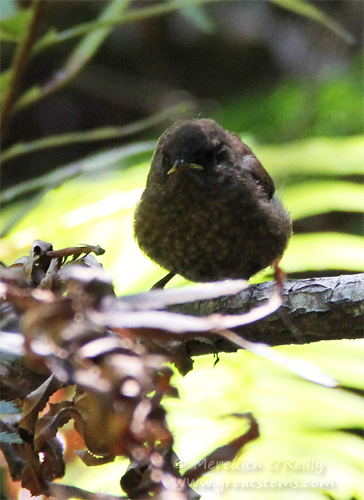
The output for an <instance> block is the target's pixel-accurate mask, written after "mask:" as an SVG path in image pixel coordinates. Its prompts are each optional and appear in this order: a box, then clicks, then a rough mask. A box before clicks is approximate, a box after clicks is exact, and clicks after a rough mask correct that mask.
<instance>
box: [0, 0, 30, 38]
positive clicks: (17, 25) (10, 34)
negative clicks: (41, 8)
mask: <svg viewBox="0 0 364 500" xmlns="http://www.w3.org/2000/svg"><path fill="white" fill-rule="evenodd" d="M5 3H7V2H5ZM1 9H3V6H2V7H1ZM31 16H32V9H25V10H19V11H18V12H17V13H16V14H15V15H14V16H12V17H9V18H7V19H1V21H0V40H3V41H5V42H19V41H20V40H21V39H22V37H23V35H24V32H25V31H26V30H27V26H28V23H29V21H30V18H31Z"/></svg>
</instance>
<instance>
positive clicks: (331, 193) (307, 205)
mask: <svg viewBox="0 0 364 500" xmlns="http://www.w3.org/2000/svg"><path fill="white" fill-rule="evenodd" d="M282 195H283V200H284V204H285V205H286V206H287V208H288V210H289V211H290V212H291V214H292V218H293V219H294V220H298V219H302V218H303V217H309V216H311V215H316V214H322V213H326V212H334V211H335V212H340V211H341V212H364V188H363V186H362V185H361V184H356V183H354V182H345V181H327V182H324V181H319V182H306V183H303V184H293V185H291V186H288V187H286V188H285V189H284V190H283V193H282Z"/></svg>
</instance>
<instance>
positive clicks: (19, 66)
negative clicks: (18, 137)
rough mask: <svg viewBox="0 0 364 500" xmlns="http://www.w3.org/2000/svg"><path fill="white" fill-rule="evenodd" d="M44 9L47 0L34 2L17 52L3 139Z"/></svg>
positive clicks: (0, 123)
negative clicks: (31, 13)
mask: <svg viewBox="0 0 364 500" xmlns="http://www.w3.org/2000/svg"><path fill="white" fill-rule="evenodd" d="M44 8H45V0H35V1H34V7H33V15H32V17H31V19H30V22H29V25H28V30H27V32H26V33H25V35H24V37H23V39H22V40H21V42H20V43H19V45H18V47H17V49H16V51H15V55H14V59H13V62H12V66H11V71H12V75H11V79H10V82H9V87H8V91H7V94H6V96H5V100H4V106H3V109H2V113H1V120H0V127H1V133H2V138H3V139H4V137H5V136H6V133H7V129H8V125H9V120H10V118H11V115H12V112H13V109H14V108H13V104H14V102H15V100H16V98H17V96H18V94H19V91H20V87H21V81H22V78H23V76H24V73H25V70H26V69H27V66H28V64H29V61H30V58H31V52H32V47H33V44H34V42H35V40H36V35H37V31H38V28H39V25H40V22H41V19H42V16H43V12H44Z"/></svg>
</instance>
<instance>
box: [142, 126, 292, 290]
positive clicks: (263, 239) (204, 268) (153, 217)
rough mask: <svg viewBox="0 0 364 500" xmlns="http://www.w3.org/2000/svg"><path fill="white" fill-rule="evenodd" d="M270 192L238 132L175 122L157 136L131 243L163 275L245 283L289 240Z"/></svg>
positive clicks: (288, 226) (285, 220)
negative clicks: (241, 280)
mask: <svg viewBox="0 0 364 500" xmlns="http://www.w3.org/2000/svg"><path fill="white" fill-rule="evenodd" d="M274 191H275V188H274V183H273V181H272V179H271V177H270V176H269V174H268V173H267V172H266V170H265V169H264V168H263V166H262V164H261V163H260V162H259V160H258V159H257V158H256V156H255V155H254V154H253V152H252V150H251V149H250V148H249V147H248V146H247V145H246V144H244V143H243V142H242V141H241V140H240V138H239V137H238V136H237V135H235V134H233V133H231V132H228V131H227V130H224V129H223V128H222V127H220V126H219V125H218V124H217V123H216V122H215V121H213V120H210V119H203V120H192V121H181V122H178V123H176V124H174V125H173V126H172V127H170V128H169V129H168V130H166V132H165V133H164V134H163V135H162V136H161V138H160V139H159V142H158V145H157V148H156V150H155V153H154V156H153V160H152V165H151V168H150V172H149V175H148V180H147V185H146V188H145V190H144V192H143V195H142V198H141V201H140V203H139V205H138V206H137V209H136V211H135V221H134V233H135V238H136V240H137V241H138V244H139V246H140V248H141V249H142V250H143V252H145V253H146V254H147V255H148V256H149V257H150V258H151V259H152V260H153V261H155V262H156V263H157V264H159V265H160V266H162V267H164V268H165V269H167V270H168V271H169V272H170V277H171V276H172V275H174V274H180V275H182V276H184V277H185V278H187V279H189V280H191V281H215V280H222V279H227V278H246V279H247V278H249V277H250V276H252V275H253V274H255V273H257V272H258V271H260V270H261V269H263V268H265V267H267V266H269V265H270V264H272V263H273V261H275V260H276V259H277V258H279V257H281V256H282V254H283V252H284V250H285V248H286V246H287V243H288V240H289V238H290V236H291V231H292V222H291V218H290V216H289V214H288V213H287V211H286V210H285V209H284V207H283V205H282V203H281V202H280V201H279V200H278V199H277V198H276V197H274V196H273V195H274Z"/></svg>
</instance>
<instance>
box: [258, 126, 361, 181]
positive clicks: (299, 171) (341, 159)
mask: <svg viewBox="0 0 364 500" xmlns="http://www.w3.org/2000/svg"><path fill="white" fill-rule="evenodd" d="M254 152H255V153H256V155H257V156H258V158H259V159H260V161H261V162H262V163H263V165H264V166H265V168H266V169H267V170H268V171H269V172H271V173H272V175H273V176H274V177H275V178H277V177H278V178H283V179H287V178H289V177H290V176H295V175H299V176H322V175H329V176H333V175H353V174H358V175H362V173H363V157H364V137H362V136H359V137H345V138H341V137H335V138H331V137H330V138H329V137H327V138H325V137H322V138H321V137H320V138H312V139H307V140H304V141H301V142H296V143H291V144H284V145H283V146H265V147H255V148H254Z"/></svg>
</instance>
